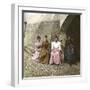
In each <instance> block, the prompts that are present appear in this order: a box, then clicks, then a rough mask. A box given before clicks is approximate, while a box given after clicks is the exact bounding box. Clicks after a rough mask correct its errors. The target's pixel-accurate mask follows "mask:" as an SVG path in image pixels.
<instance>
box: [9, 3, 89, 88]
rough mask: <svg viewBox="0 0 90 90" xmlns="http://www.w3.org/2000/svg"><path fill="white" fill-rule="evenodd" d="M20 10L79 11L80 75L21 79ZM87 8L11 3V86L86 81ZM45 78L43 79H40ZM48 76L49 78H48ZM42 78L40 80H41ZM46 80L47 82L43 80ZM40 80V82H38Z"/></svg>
mask: <svg viewBox="0 0 90 90" xmlns="http://www.w3.org/2000/svg"><path fill="white" fill-rule="evenodd" d="M22 10H33V11H48V12H62V13H81V19H80V20H81V21H80V22H81V24H80V31H81V32H80V33H81V37H80V41H81V46H80V48H81V61H80V64H81V65H80V75H75V76H74V75H73V76H72V75H69V76H52V77H51V76H50V77H38V78H36V77H35V78H34V77H32V78H27V79H22ZM86 22H87V10H86V9H85V8H78V7H56V8H55V7H54V8H53V7H37V6H29V5H23V4H12V6H11V44H12V45H11V46H12V48H11V49H12V50H11V85H12V86H31V85H44V84H47V85H48V84H49V83H51V82H53V79H55V80H54V82H53V83H54V84H55V83H72V82H73V83H75V82H76V83H77V82H86V81H87V61H86V60H85V59H86V58H85V53H84V52H85V43H84V33H85V30H87V23H86ZM42 78H45V79H42ZM48 78H50V79H48ZM41 80H42V81H41ZM46 80H48V83H47V82H45V81H46ZM38 82H41V83H38Z"/></svg>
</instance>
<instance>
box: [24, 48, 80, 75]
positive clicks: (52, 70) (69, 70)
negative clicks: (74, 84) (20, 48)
mask: <svg viewBox="0 0 90 90" xmlns="http://www.w3.org/2000/svg"><path fill="white" fill-rule="evenodd" d="M79 74H80V63H79V62H78V63H77V64H76V65H72V66H69V64H67V63H64V64H63V65H49V64H41V63H36V62H34V61H33V60H32V59H31V54H30V52H29V49H27V51H26V49H25V50H24V77H39V76H63V75H79Z"/></svg>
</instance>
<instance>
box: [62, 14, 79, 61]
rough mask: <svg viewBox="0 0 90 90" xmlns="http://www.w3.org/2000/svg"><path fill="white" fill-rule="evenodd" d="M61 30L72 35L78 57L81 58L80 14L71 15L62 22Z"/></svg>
mask: <svg viewBox="0 0 90 90" xmlns="http://www.w3.org/2000/svg"><path fill="white" fill-rule="evenodd" d="M61 31H62V32H64V34H66V39H67V37H71V38H72V40H73V43H74V46H75V50H76V57H77V59H78V60H80V15H69V16H68V17H67V18H66V20H65V21H64V23H63V24H62V27H61Z"/></svg>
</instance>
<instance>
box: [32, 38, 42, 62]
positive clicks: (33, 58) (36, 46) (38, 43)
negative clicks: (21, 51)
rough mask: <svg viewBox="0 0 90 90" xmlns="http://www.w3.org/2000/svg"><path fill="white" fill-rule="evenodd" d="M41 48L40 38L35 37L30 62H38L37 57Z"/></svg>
mask: <svg viewBox="0 0 90 90" xmlns="http://www.w3.org/2000/svg"><path fill="white" fill-rule="evenodd" d="M41 46H42V42H41V37H40V36H37V42H36V43H35V50H34V53H33V55H32V60H34V61H35V62H39V55H40V51H41Z"/></svg>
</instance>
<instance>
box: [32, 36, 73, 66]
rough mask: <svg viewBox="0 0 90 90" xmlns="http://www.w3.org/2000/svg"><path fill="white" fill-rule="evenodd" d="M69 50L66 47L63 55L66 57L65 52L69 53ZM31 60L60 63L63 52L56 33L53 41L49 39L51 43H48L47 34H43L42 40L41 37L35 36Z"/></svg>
mask: <svg viewBox="0 0 90 90" xmlns="http://www.w3.org/2000/svg"><path fill="white" fill-rule="evenodd" d="M70 47H72V52H73V46H72V45H71V46H70ZM65 49H66V48H65ZM69 51H70V50H68V48H67V49H66V51H65V57H67V53H70V52H69ZM69 59H70V58H69ZM32 60H34V61H35V62H37V63H42V64H56V65H59V64H62V63H63V61H64V53H63V50H62V48H61V42H60V41H59V39H58V37H57V35H55V38H54V41H51V44H49V41H48V37H47V35H45V37H44V40H43V42H42V41H41V37H40V36H37V41H36V42H35V50H34V53H33V55H32Z"/></svg>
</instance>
